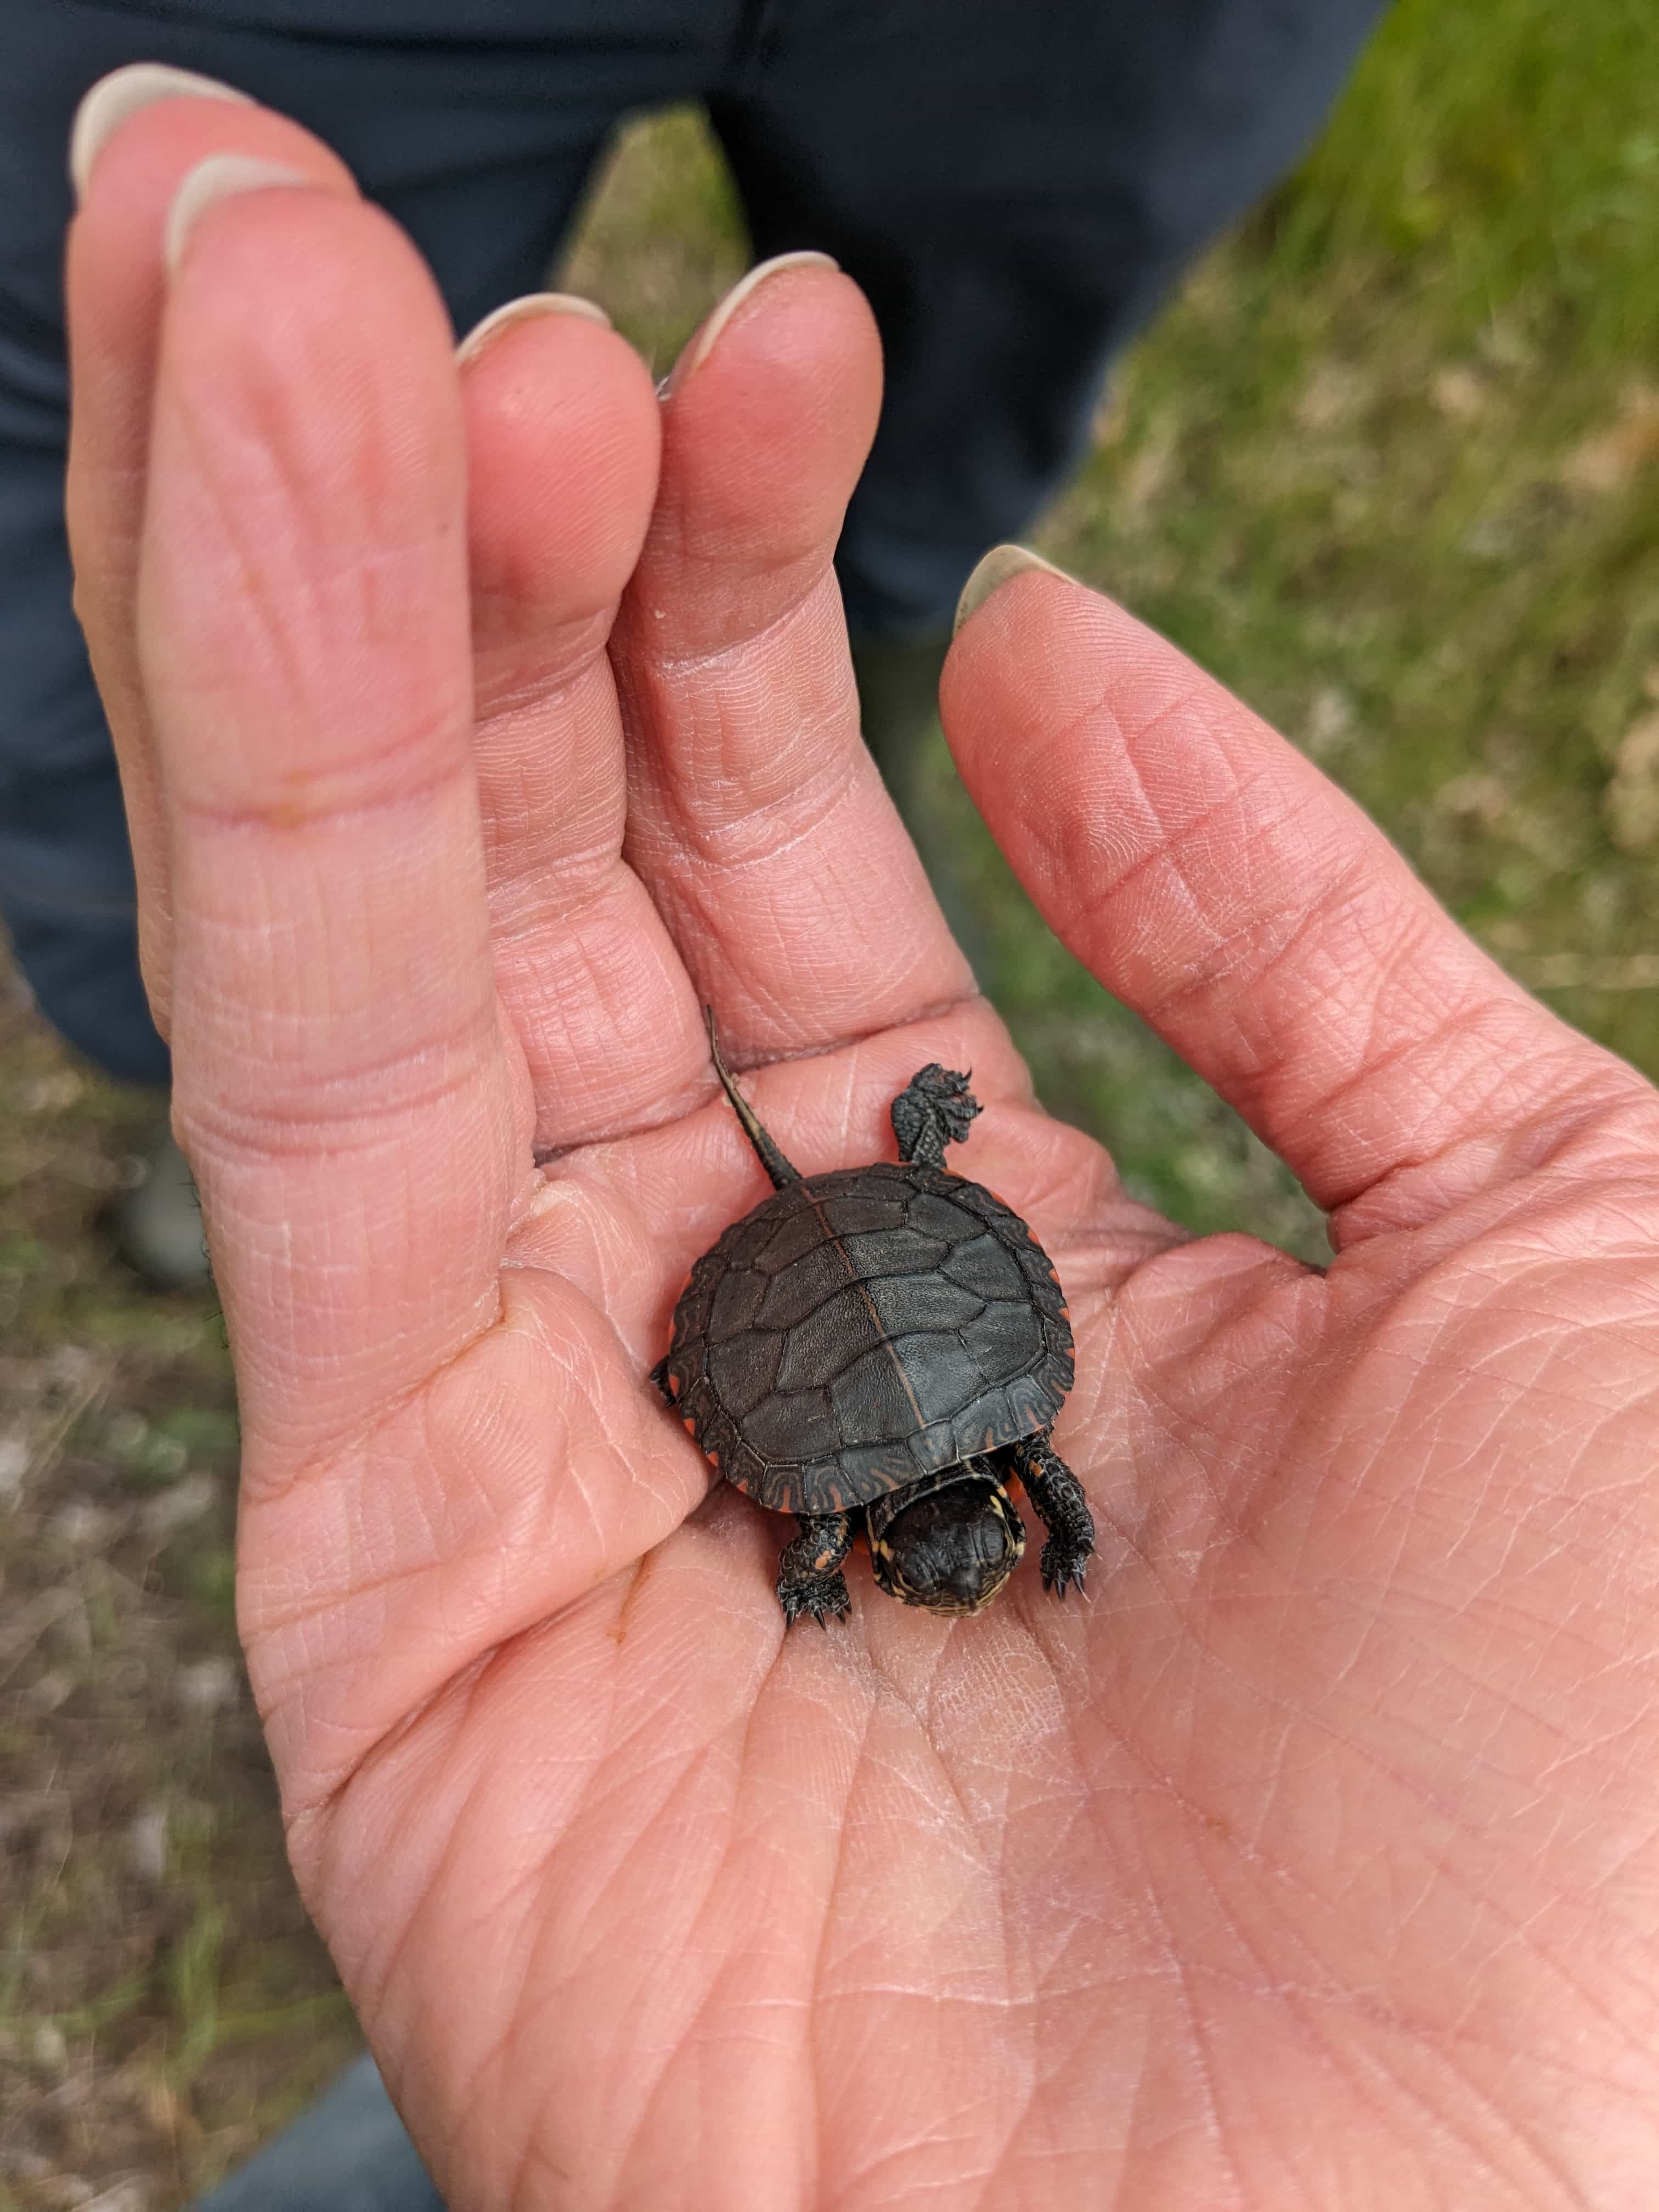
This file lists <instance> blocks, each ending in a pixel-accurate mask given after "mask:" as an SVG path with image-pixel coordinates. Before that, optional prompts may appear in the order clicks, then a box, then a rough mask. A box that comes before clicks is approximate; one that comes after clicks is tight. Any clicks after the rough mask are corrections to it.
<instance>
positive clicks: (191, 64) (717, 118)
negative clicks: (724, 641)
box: [0, 0, 1383, 1082]
mask: <svg viewBox="0 0 1659 2212" xmlns="http://www.w3.org/2000/svg"><path fill="white" fill-rule="evenodd" d="M1382 4H1383V0H1156V4H1149V0H165V4H163V0H155V4H154V5H151V4H147V0H0V31H3V38H0V53H3V66H0V671H3V681H0V915H3V919H4V921H5V922H6V924H7V925H8V926H9V929H10V932H11V935H12V939H13V941H14V945H15V951H16V953H17V957H18V959H19V961H20V963H21V966H22V969H23V971H24V973H25V975H27V978H28V980H29V982H30V984H31V986H32V987H33V990H34V993H35V995H36V998H37V999H38V1000H39V1002H40V1006H41V1008H42V1009H43V1011H44V1012H45V1013H46V1016H47V1017H48V1018H49V1019H50V1020H52V1022H54V1023H55V1024H57V1026H58V1029H59V1030H62V1031H63V1033H64V1035H65V1036H68V1037H69V1038H70V1040H71V1042H74V1043H75V1044H76V1045H78V1046H79V1047H80V1048H81V1049H82V1051H83V1052H85V1053H87V1054H89V1055H90V1056H91V1058H92V1059H94V1060H97V1061H99V1062H100V1063H101V1064H102V1065H103V1066H105V1067H106V1068H107V1069H109V1070H110V1071H111V1072H112V1073H114V1074H116V1075H119V1076H124V1077H128V1078H132V1079H137V1080H140V1081H151V1082H161V1081H164V1080H165V1079H166V1077H167V1054H166V1050H165V1048H164V1047H163V1046H162V1044H161V1039H160V1038H159V1037H158V1036H156V1034H155V1030H154V1028H153V1027H152V1026H151V1024H150V1019H149V1012H148V1011H147V1009H146V1007H145V1005H144V1000H143V992H142V990H141V988H140V985H139V981H138V971H137V943H136V935H135V929H134V918H133V890H132V873H131V862H130V859H129V856H128V852H127V844H126V833H125V824H124V822H123V818H122V811H121V799H120V791H119V787H118V781H117V778H116V772H115V764H114V761H113V758H112V754H111V750H110V745H109V739H108V736H107V733H106V730H105V728H104V723H103V717H102V714H101V712H100V708H99V703H98V699H97V696H96V694H95V692H94V689H93V684H92V680H91V677H90V675H89V673H88V667H87V661H86V655H85V653H84V651H83V649H82V643H81V639H80V635H79V633H78V631H77V629H76V625H75V621H74V617H73V616H72V614H71V612H70V576H69V559H68V553H67V549H66V547H65V544H64V530H63V521H62V473H63V459H64V435H65V380H64V338H63V314H62V304H61V296H60V283H59V264H60V259H61V252H62V239H63V229H64V222H65V220H66V219H67V217H68V215H69V192H68V187H67V185H66V183H65V181H64V145H65V141H66V137H67V133H68V130H69V125H70V117H71V115H72V113H73V111H74V107H75V104H76V100H78V99H79V97H80V95H81V94H82V93H83V92H84V91H85V90H86V88H87V87H88V85H89V84H91V83H92V82H93V81H94V79H95V78H96V77H99V76H102V75H103V74H104V72H105V71H106V70H112V69H114V68H116V67H118V65H119V64H122V63H124V62H129V61H136V60H149V61H164V62H171V63H173V64H177V65H179V66H181V67H184V68H188V69H192V70H201V71H203V72H204V73H206V74H207V75H208V76H216V77H220V78H222V79H223V80H224V81H225V82H228V83H230V84H233V85H235V86H237V87H239V88H241V89H243V90H244V91H246V92H249V93H252V94H254V95H255V96H256V97H258V99H260V100H264V101H266V102H268V103H269V104H270V106H275V107H278V108H281V109H283V110H284V111H285V112H288V113H289V114H291V115H294V116H295V117H297V118H299V119H300V120H301V121H302V122H304V123H306V124H307V125H310V126H311V128H312V129H313V130H314V131H317V132H319V134H320V136H321V137H324V138H325V139H326V140H327V141H328V142H329V143H331V145H333V146H334V147H336V148H337V149H338V150H339V152H340V153H341V154H342V155H343V156H344V158H345V159H346V160H347V161H349V163H350V164H351V167H353V169H354V170H355V171H356V174H357V176H358V177H359V179H361V180H362V185H363V187H364V189H365V190H366V191H368V192H369V193H370V194H372V195H373V196H374V197H375V198H376V199H378V200H380V202H381V203H382V204H384V205H385V206H386V207H387V208H388V209H390V210H391V211H392V214H393V215H395V216H397V217H398V221H399V222H402V223H403V225H404V228H406V229H407V230H408V231H409V232H410V234H411V236H412V237H413V238H414V239H415V240H416V244H417V245H418V246H420V249H421V251H422V253H424V254H425V256H426V258H427V259H428V261H429V262H430V264H431V265H432V267H433V269H434V270H435V272H436V275H437V277H438V281H439V283H440V284H441V286H442V288H443V291H444V295H445V297H446V299H447V301H448V303H449V306H450V309H451V312H452V313H453V317H454V319H455V323H456V326H457V328H458V329H459V330H463V331H464V330H465V329H466V328H467V327H469V326H470V325H471V323H472V322H474V321H475V320H476V319H477V318H478V317H479V316H481V315H483V313H486V312H487V311H488V310H489V308H491V307H495V306H498V305H499V304H500V302H501V301H503V300H506V299H508V298H511V297H512V296H513V295H515V294H517V293H520V292H525V291H530V290H533V289H536V288H537V286H538V284H539V283H541V282H542V281H543V277H544V271H545V270H546V268H547V264H548V263H549V261H550V258H551V257H552V255H553V253H554V252H555V250H556V247H557V246H558V244H559V241H560V240H561V238H562V235H563V234H564V232H565V229H566V228H567V226H568V223H569V222H570V218H571V215H572V212H573V210H574V208H575V206H576V203H577V200H578V198H579V197H580V192H581V189H582V185H583V184H584V182H585V181H586V178H587V176H588V174H589V173H590V171H591V170H592V166H593V163H594V161H595V159H596V157H597V156H598V155H599V153H600V151H601V149H602V148H603V146H604V144H605V138H606V137H607V134H608V133H609V132H610V131H611V130H612V128H613V127H614V126H615V125H616V124H617V120H618V118H621V117H622V116H623V115H625V114H626V113H628V112H629V111H630V110H633V109H637V108H641V107H647V106H653V105H657V104H659V103H662V102H665V101H670V100H684V99H687V98H698V99H702V100H706V101H707V103H708V110H709V112H710V115H711V116H712V118H713V120H714V128H715V130H716V131H718V132H719V134H720V142H721V143H722V145H723V146H724V148H725V149H726V155H727V157H728V158H729V160H730V161H731V164H732V171H733V173H734V175H735V177H736V179H737V182H738V189H739V191H740V192H741V194H742V197H743V201H744V207H745V209H746V210H747V212H748V217H749V222H750V228H751V230H752V232H753V235H754V241H755V247H756V251H757V255H760V256H765V255H770V254H774V253H779V252H786V251H787V250H789V249H790V248H792V247H798V246H818V247H821V248H823V249H824V250H825V251H827V252H830V253H833V254H834V255H835V256H836V258H837V260H839V261H840V262H841V264H842V267H843V268H845V269H846V270H848V272H849V273H850V274H851V275H852V276H854V277H855V278H856V279H857V280H858V282H859V283H860V284H861V285H862V286H863V288H864V289H865V290H866V293H867V294H868V295H869V297H870V300H871V302H872V306H873V307H874V309H875V313H876V317H877V319H878V323H879V324H880V326H881V334H882V340H883V343H884V347H885V349H886V359H887V392H886V400H885V404H884V408H883V411H882V419H881V426H880V429H879V431H878V436H877V440H876V445H875V450H874V452H873V453H872V456H871V459H870V464H869V466H868V468H867V469H866V471H865V475H864V478H863V481H862V482H861V483H860V485H859V488H858V490H857V493H856V494H855V495H854V501H853V504H852V507H851V510H850V512H849V513H848V519H847V527H846V531H845V533H844V535H843V537H842V544H841V549H840V553H839V556H838V567H839V570H840V574H841V580H842V590H843V592H844V594H845V597H846V601H847V607H848V621H849V623H850V625H851V627H852V628H853V629H854V632H855V634H858V635H862V636H865V637H867V638H872V639H879V638H890V639H898V640H903V639H917V640H921V639H926V638H930V637H936V636H938V635H941V634H942V633H943V632H944V631H945V630H946V629H948V627H949V623H950V616H951V608H952V605H953V604H954V601H955V599H956V595H957V591H958V589H959V588H960V586H961V585H962V582H963V579H964V578H965V577H966V575H967V574H968V571H969V568H971V567H972V566H973V564H974V562H975V561H976V560H977V558H978V557H979V556H980V554H981V552H982V551H983V550H985V548H986V547H987V545H990V544H994V543H995V542H996V541H997V540H998V539H1000V538H1010V537H1018V535H1020V533H1021V532H1024V530H1025V529H1026V528H1027V526H1029V524H1030V521H1031V519H1032V517H1033V516H1034V515H1035V513H1036V511H1037V509H1038V508H1039V507H1041V506H1042V503H1043V501H1045V500H1046V499H1047V498H1048V496H1049V495H1051V494H1052V493H1053V492H1054V490H1056V489H1057V488H1058V487H1059V485H1060V483H1061V482H1062V481H1063V479H1064V477H1065V476H1066V472H1067V471H1068V470H1069V469H1070V468H1071V467H1072V465H1073V463H1074V462H1075V461H1076V460H1077V459H1078V458H1079V455H1080V453H1081V452H1082V449H1083V445H1084V441H1085V436H1086V433H1087V426H1088V421H1089V416H1090V412H1091V407H1092V405H1093V403H1094V400H1095V398H1096V396H1097V392H1098V391H1099V388H1100V385H1101V382H1102V380H1103V376H1104V374H1105V370H1106V367H1107V364H1108V362H1109V360H1110V358H1111V356H1112V355H1113V353H1114V352H1115V350H1116V349H1117V348H1119V347H1120V346H1121V344H1122V343H1123V342H1124V340H1125V338H1126V337H1128V336H1129V335H1130V333H1131V332H1132V331H1133V330H1134V329H1135V327H1136V325H1138V324H1139V323H1140V322H1141V321H1142V320H1143V319H1145V318H1146V315H1147V314H1148V313H1149V312H1150V311H1151V309H1152V307H1154V306H1155V305H1156V304H1157V302H1158V299H1159V298H1160V297H1161V295H1163V294H1164V291H1165V290H1166V289H1168V287H1169V285H1170V283H1171V282H1172V280H1173V279H1174V278H1175V276H1176V275H1177V274H1178V272H1179V271H1180V270H1181V268H1182V265H1183V264H1184V263H1185V262H1187V261H1188V259H1189V258H1190V257H1191V256H1192V255H1193V253H1194V252H1195V251H1196V250H1197V249H1198V248H1199V247H1200V246H1202V245H1203V244H1204V243H1205V242H1206V240H1208V239H1210V238H1211V237H1212V236H1213V234H1215V233H1216V232H1217V231H1218V229H1219V228H1221V227H1222V226H1223V225H1224V224H1225V222H1228V221H1229V220H1230V219H1231V217H1232V216H1235V215H1237V214H1238V213H1239V212H1240V211H1241V210H1243V209H1244V208H1245V207H1246V206H1248V205H1249V203H1250V202H1251V201H1252V200H1253V199H1255V197H1257V196H1258V195H1259V194H1260V193H1261V191H1263V189H1264V188H1265V187H1266V186H1267V185H1268V184H1269V183H1271V182H1272V181H1273V179H1274V178H1275V177H1276V176H1278V175H1279V173H1280V172H1282V171H1283V170H1284V169H1285V167H1287V166H1288V165H1289V163H1290V162H1291V161H1292V160H1293V159H1294V158H1295V156H1296V155H1297V153H1298V152H1299V151H1300V149H1302V147H1303V146H1304V143H1305V142H1306V141H1307V139H1308V138H1309V137H1310V135H1311V133H1312V131H1314V129H1315V128H1316V125H1317V124H1318V122H1319V120H1320V118H1321V117H1322V115H1323V113H1324V111H1325V108H1326V106H1327V104H1328V101H1329V100H1330V99H1331V97H1332V95H1333V94H1334V92H1335V90H1336V88H1337V87H1338V86H1339V85H1340V82H1341V81H1342V79H1343V76H1345V74H1346V70H1347V69H1348V66H1349V64H1350V63H1351V62H1352V58H1353V57H1354V55H1355V53H1356V52H1358V47H1359V45H1360V43H1361V41H1362V40H1363V39H1364V35H1365V33H1366V32H1367V31H1368V30H1369V28H1370V25H1371V22H1372V21H1373V20H1374V18H1375V17H1376V15H1377V14H1378V13H1379V12H1380V9H1381V7H1382Z"/></svg>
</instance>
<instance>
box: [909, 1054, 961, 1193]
mask: <svg viewBox="0 0 1659 2212" xmlns="http://www.w3.org/2000/svg"><path fill="white" fill-rule="evenodd" d="M978 1111H979V1101H978V1099H977V1098H975V1096H974V1094H973V1092H972V1091H970V1090H969V1088H968V1079H967V1077H966V1076H965V1075H963V1074H959V1073H957V1070H956V1069H955V1068H953V1067H941V1066H939V1062H938V1061H937V1060H930V1061H929V1062H928V1064H927V1066H926V1067H923V1068H920V1069H918V1070H917V1072H916V1073H915V1075H913V1076H912V1077H911V1078H910V1080H909V1082H908V1084H907V1085H905V1087H904V1089H903V1090H902V1091H900V1093H899V1095H898V1097H896V1099H895V1100H894V1101H893V1108H892V1113H893V1134H894V1135H895V1136H896V1138H897V1139H898V1148H899V1158H901V1159H902V1160H909V1161H918V1160H919V1161H921V1164H923V1165H924V1166H926V1167H930V1168H942V1167H943V1166H944V1165H945V1146H947V1145H959V1144H960V1143H961V1142H962V1140H963V1138H964V1137H965V1136H966V1135H967V1133H968V1126H969V1122H971V1121H972V1120H973V1118H974V1116H975V1114H977V1113H978Z"/></svg>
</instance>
